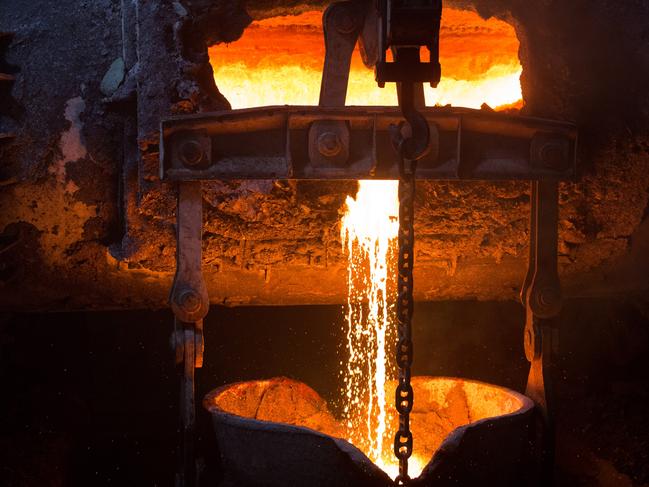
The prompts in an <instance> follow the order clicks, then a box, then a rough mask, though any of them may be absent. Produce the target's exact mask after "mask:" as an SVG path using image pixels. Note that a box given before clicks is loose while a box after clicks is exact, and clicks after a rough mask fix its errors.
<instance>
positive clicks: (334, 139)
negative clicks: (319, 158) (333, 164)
mask: <svg viewBox="0 0 649 487" xmlns="http://www.w3.org/2000/svg"><path fill="white" fill-rule="evenodd" d="M342 150H343V143H342V140H340V137H339V136H338V134H336V133H335V132H324V133H322V134H320V136H319V137H318V152H320V154H322V155H323V156H325V157H335V156H337V155H338V154H340V152H341V151H342Z"/></svg>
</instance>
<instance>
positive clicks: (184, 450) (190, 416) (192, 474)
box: [170, 137, 209, 487]
mask: <svg viewBox="0 0 649 487" xmlns="http://www.w3.org/2000/svg"><path fill="white" fill-rule="evenodd" d="M198 140H200V139H198ZM188 146H191V147H189V148H188ZM178 147H179V151H178V154H180V156H179V157H181V156H183V155H184V154H185V152H187V154H189V156H190V159H191V160H193V161H194V160H198V159H199V157H198V156H196V154H198V153H200V152H201V150H202V149H201V147H202V146H201V144H200V142H197V139H196V138H194V137H188V138H186V139H185V140H184V141H183V143H181V144H179V146H178ZM195 156H196V157H195ZM176 222H177V223H176V225H177V228H176V232H177V247H176V276H175V278H174V284H173V287H172V290H171V296H170V301H171V308H172V310H173V312H174V315H175V330H174V334H173V343H172V345H173V347H174V349H175V354H176V364H178V365H181V366H182V377H181V380H180V449H179V455H178V469H177V472H176V480H175V485H176V487H194V486H195V485H196V482H197V469H196V464H195V460H194V442H195V431H194V430H195V423H196V398H195V383H194V378H195V377H194V369H196V368H200V367H202V366H203V348H204V340H203V318H204V317H205V315H207V312H208V309H209V298H208V295H207V287H206V286H205V281H204V279H203V273H202V269H201V267H202V252H201V248H202V233H203V198H202V191H201V183H200V182H198V181H193V182H180V183H179V184H178V206H177V210H176Z"/></svg>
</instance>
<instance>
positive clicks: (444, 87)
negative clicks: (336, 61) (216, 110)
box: [209, 8, 522, 108]
mask: <svg viewBox="0 0 649 487" xmlns="http://www.w3.org/2000/svg"><path fill="white" fill-rule="evenodd" d="M519 45H520V43H519V41H518V38H517V37H516V32H515V30H514V28H513V27H512V26H511V25H510V24H508V23H507V22H504V21H501V20H498V19H494V18H492V19H489V20H484V19H482V18H481V17H480V16H479V15H478V14H477V13H475V12H471V11H466V10H456V9H449V8H445V9H444V11H443V14H442V25H441V30H440V62H441V65H442V80H441V82H440V84H439V86H438V88H437V89H435V90H433V89H432V88H430V87H426V88H425V91H426V104H427V105H428V106H434V105H448V104H451V105H453V106H463V107H468V108H480V107H481V105H482V104H483V103H486V104H487V105H489V106H490V107H492V108H499V107H500V108H505V107H515V108H520V106H522V94H521V85H520V75H521V72H522V67H521V64H520V60H519V58H518V49H519ZM324 54H325V50H324V41H323V33H322V12H320V11H310V12H305V13H303V14H301V15H297V16H285V17H273V18H269V19H265V20H260V21H255V22H253V23H252V24H251V25H250V26H249V27H248V28H247V29H246V30H245V32H244V33H243V36H242V37H241V38H240V39H239V40H238V41H236V42H234V43H232V44H218V45H215V46H212V47H210V48H209V56H210V63H211V65H212V69H213V70H214V79H215V81H216V85H217V86H218V87H219V90H220V91H221V93H223V94H224V95H225V97H226V98H227V99H228V101H229V102H230V104H231V105H232V108H249V107H255V106H266V105H284V104H288V105H317V103H318V95H319V93H320V78H321V75H322V64H323V60H324ZM396 104H397V96H396V92H395V90H394V86H389V85H388V86H386V87H385V88H383V89H381V88H378V87H377V86H376V82H375V81H374V73H373V72H372V70H370V69H368V68H367V67H365V66H364V65H363V62H362V60H361V57H360V53H359V50H358V46H357V47H356V50H355V52H354V56H353V58H352V65H351V71H350V78H349V87H348V90H347V105H396Z"/></svg>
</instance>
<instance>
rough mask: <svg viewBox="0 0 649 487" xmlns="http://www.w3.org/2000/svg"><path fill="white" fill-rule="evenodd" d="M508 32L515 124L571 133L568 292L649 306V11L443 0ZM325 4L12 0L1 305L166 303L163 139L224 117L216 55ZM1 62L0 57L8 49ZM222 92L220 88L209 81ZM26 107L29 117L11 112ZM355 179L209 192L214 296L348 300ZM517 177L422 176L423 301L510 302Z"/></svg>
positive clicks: (565, 217)
mask: <svg viewBox="0 0 649 487" xmlns="http://www.w3.org/2000/svg"><path fill="white" fill-rule="evenodd" d="M448 3H449V4H452V5H454V6H460V7H464V8H470V9H475V10H477V12H478V13H479V14H480V15H482V16H483V17H489V16H496V17H498V18H501V19H504V20H506V21H508V22H510V23H511V24H512V25H514V27H515V28H516V31H517V34H518V37H519V40H520V42H521V50H520V58H521V63H522V65H523V75H522V80H521V81H522V88H523V95H524V99H525V103H526V105H525V107H524V109H523V113H525V114H528V115H536V116H543V117H548V118H556V119H562V120H572V121H575V122H576V123H577V124H578V126H579V129H580V140H579V172H580V180H579V181H578V182H576V183H566V184H563V185H562V188H561V210H560V233H559V236H560V244H559V245H560V246H559V252H560V262H559V264H560V273H561V276H562V280H563V285H564V290H565V293H566V294H567V295H569V296H584V295H589V296H593V295H595V296H597V295H615V294H633V293H641V294H646V292H647V286H648V282H647V279H646V277H645V276H646V273H647V271H648V270H649V258H648V257H647V255H649V253H648V252H647V250H649V223H647V211H646V208H647V200H648V193H647V191H648V189H649V92H647V90H646V86H647V85H648V83H649V49H648V48H649V27H648V26H647V24H646V22H644V21H642V19H646V18H647V17H648V16H649V7H648V6H646V5H644V4H642V3H639V2H629V3H625V4H624V5H615V6H611V5H610V4H609V2H605V1H604V0H598V1H585V0H571V1H563V2H559V1H552V0H546V1H542V2H541V1H539V2H523V1H519V0H466V1H459V0H455V1H451V2H448ZM318 4H322V2H292V1H283V2H280V1H271V0H268V1H250V2H248V3H247V4H246V5H244V4H243V2H230V1H228V2H226V1H218V0H216V1H214V0H213V1H207V0H204V1H203V0H201V1H177V2H164V3H159V2H147V1H137V2H120V1H110V0H99V1H96V2H92V3H91V4H88V3H84V2H80V1H78V0H63V1H61V2H57V4H52V3H51V2H26V3H19V4H12V5H10V4H9V3H4V4H1V5H0V19H1V20H0V30H2V31H11V32H15V35H14V37H13V39H12V42H11V44H9V45H8V47H7V48H6V50H5V52H4V59H3V58H2V56H0V62H3V63H5V64H7V65H8V66H16V67H17V70H16V71H17V72H16V80H15V81H14V82H13V83H11V84H10V85H3V86H2V90H4V91H3V93H4V94H3V96H4V98H3V99H5V100H9V101H10V102H11V104H10V105H9V104H6V105H5V106H11V107H12V109H11V110H6V111H5V110H0V115H1V118H0V124H1V125H0V129H2V130H0V132H6V131H11V132H14V133H15V134H16V138H15V139H12V140H11V141H4V140H0V156H1V158H2V165H1V166H0V181H2V183H1V186H0V233H1V236H2V238H1V239H0V244H1V245H3V247H2V249H0V250H2V253H0V285H1V286H2V288H3V292H2V293H1V296H0V307H2V308H4V309H49V310H62V309H74V308H136V307H137V308H142V307H145V308H157V307H163V306H166V301H167V295H168V291H169V289H170V286H171V281H172V278H173V271H174V258H175V237H174V231H175V230H174V218H175V193H174V188H173V185H170V184H168V183H164V182H160V181H159V179H158V152H157V150H158V146H157V144H158V139H157V128H158V124H159V120H160V118H161V117H165V116H168V115H171V114H182V113H192V112H198V111H209V110H216V109H227V108H228V102H227V100H226V99H225V98H224V97H223V96H222V95H221V94H220V93H219V91H218V88H217V86H216V85H215V84H214V81H213V79H212V68H211V66H210V64H209V58H208V55H207V46H208V45H211V44H213V43H217V42H231V41H234V40H236V39H237V38H238V37H239V36H240V35H241V33H242V32H243V29H245V27H246V26H247V25H248V24H249V23H250V22H251V20H252V19H253V18H255V19H260V18H264V17H269V16H275V15H286V14H292V13H299V12H302V11H304V10H306V9H310V8H313V7H314V5H315V6H317V5H318ZM0 54H1V53H0ZM217 81H218V80H217ZM16 107H17V108H16ZM355 187H356V185H355V183H353V182H343V183H340V182H339V183H334V182H327V183H317V182H299V183H298V182H294V181H269V182H254V183H252V182H246V181H233V182H212V183H206V184H205V185H204V208H205V225H204V227H205V235H204V239H203V250H204V272H205V277H206V280H207V284H208V290H209V293H210V296H211V298H212V300H213V302H218V303H226V304H233V305H236V304H247V303H250V304H264V303H267V304H295V303H336V302H343V301H344V299H345V295H344V293H345V292H346V286H345V278H346V269H345V264H346V260H345V259H344V257H343V255H342V251H341V245H340V240H339V221H340V214H341V210H342V205H343V202H344V200H345V197H346V195H347V194H351V193H353V192H354V191H355ZM528 212H529V205H528V190H527V185H526V184H524V183H500V184H486V183H475V182H457V183H455V182H454V183H446V182H435V183H434V182H426V183H422V184H421V185H420V190H419V193H418V198H417V205H416V232H417V245H416V272H415V279H416V283H417V284H416V288H415V293H416V296H417V297H418V299H426V300H435V299H459V298H461V299H467V298H476V299H512V298H514V297H515V296H516V294H517V292H518V288H519V286H520V284H521V282H522V279H523V276H524V273H525V267H526V257H527V231H528Z"/></svg>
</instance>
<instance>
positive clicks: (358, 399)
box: [341, 181, 399, 471]
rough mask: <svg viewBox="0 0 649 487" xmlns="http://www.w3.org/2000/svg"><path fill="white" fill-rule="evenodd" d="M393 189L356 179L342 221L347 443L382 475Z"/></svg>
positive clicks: (395, 223)
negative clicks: (373, 464) (354, 196)
mask: <svg viewBox="0 0 649 487" xmlns="http://www.w3.org/2000/svg"><path fill="white" fill-rule="evenodd" d="M397 188H398V183H397V182H396V181H359V186H358V193H357V194H356V198H352V197H351V196H348V197H347V201H346V208H345V214H344V216H343V218H342V221H341V241H342V244H343V247H344V249H345V253H346V255H347V286H348V288H347V307H346V318H347V323H346V325H347V343H346V349H345V351H344V352H343V355H344V356H346V357H347V361H346V362H345V361H343V362H341V366H342V375H343V382H344V385H345V389H344V391H343V416H344V417H343V422H344V424H345V426H346V432H347V438H348V439H349V441H350V442H352V443H353V444H354V445H356V446H357V447H358V448H360V449H361V450H362V451H363V452H364V453H365V454H366V455H367V456H368V457H369V458H370V459H371V460H372V461H373V462H374V463H376V464H377V465H379V466H380V467H381V468H383V469H384V470H386V471H387V470H388V468H389V466H391V464H393V463H394V461H395V459H394V454H393V453H392V437H393V434H394V431H393V430H392V428H391V427H389V425H390V423H391V422H392V421H391V417H392V416H393V415H394V411H393V409H394V408H393V406H392V398H393V394H392V393H391V391H392V389H389V390H387V389H386V385H387V382H388V381H389V380H391V379H393V378H394V376H395V364H394V360H393V357H392V356H391V355H390V351H392V350H393V349H394V346H393V344H394V343H396V338H395V326H394V325H393V319H394V315H395V313H394V310H393V309H392V308H393V303H394V298H395V296H394V293H395V285H394V277H395V276H394V267H393V266H390V265H389V264H390V262H391V261H392V260H393V259H394V251H395V245H396V242H395V239H396V237H397V232H398V229H399V220H398V216H399V201H398V198H397Z"/></svg>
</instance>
